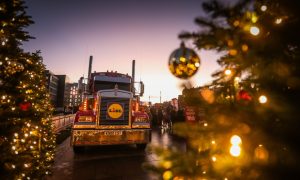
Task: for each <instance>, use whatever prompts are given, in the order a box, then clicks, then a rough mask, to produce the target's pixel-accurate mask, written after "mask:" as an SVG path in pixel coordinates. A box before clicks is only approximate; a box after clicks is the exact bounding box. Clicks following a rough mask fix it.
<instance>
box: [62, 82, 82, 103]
mask: <svg viewBox="0 0 300 180" xmlns="http://www.w3.org/2000/svg"><path fill="white" fill-rule="evenodd" d="M66 90H67V91H68V92H66V94H67V95H66V97H65V104H66V105H67V106H69V107H74V106H79V105H80V104H81V102H82V94H81V93H79V92H78V83H69V84H67V88H66Z"/></svg>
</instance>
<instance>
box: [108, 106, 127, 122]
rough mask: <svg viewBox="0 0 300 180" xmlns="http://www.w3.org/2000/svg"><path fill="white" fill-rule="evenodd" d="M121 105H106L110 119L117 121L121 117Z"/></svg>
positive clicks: (122, 110)
mask: <svg viewBox="0 0 300 180" xmlns="http://www.w3.org/2000/svg"><path fill="white" fill-rule="evenodd" d="M123 112H124V109H123V105H122V104H119V103H111V104H108V108H107V115H108V116H109V117H110V118H112V119H119V118H120V117H122V116H123Z"/></svg>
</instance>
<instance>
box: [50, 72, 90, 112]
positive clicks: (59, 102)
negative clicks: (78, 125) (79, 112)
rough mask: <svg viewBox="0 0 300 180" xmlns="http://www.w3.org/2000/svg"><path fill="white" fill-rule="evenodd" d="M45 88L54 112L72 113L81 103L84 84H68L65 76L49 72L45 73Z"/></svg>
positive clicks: (67, 78)
mask: <svg viewBox="0 0 300 180" xmlns="http://www.w3.org/2000/svg"><path fill="white" fill-rule="evenodd" d="M45 74H46V79H47V82H46V86H47V89H48V91H49V94H50V100H51V103H52V105H53V106H54V108H55V109H56V111H61V112H62V111H64V112H66V111H74V110H76V109H77V108H78V106H79V105H80V104H81V102H82V94H83V92H82V90H81V91H79V89H78V88H79V86H82V87H81V89H84V87H85V83H83V82H81V83H70V79H69V77H68V76H67V75H55V74H54V73H52V72H51V71H49V70H46V71H45Z"/></svg>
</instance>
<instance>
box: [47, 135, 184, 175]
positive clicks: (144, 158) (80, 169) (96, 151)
mask: <svg viewBox="0 0 300 180" xmlns="http://www.w3.org/2000/svg"><path fill="white" fill-rule="evenodd" d="M184 144H185V143H184V141H183V140H180V139H178V138H176V137H174V136H172V135H171V133H169V131H166V130H164V129H155V130H153V131H152V141H151V145H159V146H179V147H181V148H182V150H184V148H185V145H184ZM157 161H158V158H157V157H156V155H155V154H153V153H152V152H149V151H144V150H139V149H137V148H136V146H135V145H114V146H100V147H99V146H98V147H87V148H85V149H84V151H83V152H81V153H79V154H74V152H73V150H72V148H71V147H70V138H67V139H66V140H65V141H64V142H63V143H61V144H60V145H59V146H58V147H57V152H56V157H55V164H54V167H53V174H52V176H51V177H47V180H69V179H72V180H93V179H102V180H156V179H160V178H159V177H157V176H155V175H153V174H150V173H149V172H147V171H145V170H144V169H143V168H142V164H143V163H145V162H148V163H157Z"/></svg>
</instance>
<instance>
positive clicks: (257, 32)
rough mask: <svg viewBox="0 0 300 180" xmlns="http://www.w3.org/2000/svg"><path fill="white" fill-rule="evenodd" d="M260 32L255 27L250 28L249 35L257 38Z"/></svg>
mask: <svg viewBox="0 0 300 180" xmlns="http://www.w3.org/2000/svg"><path fill="white" fill-rule="evenodd" d="M259 32H260V30H259V28H258V27H256V26H251V27H250V33H251V34H252V35H253V36H257V35H258V34H259Z"/></svg>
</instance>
